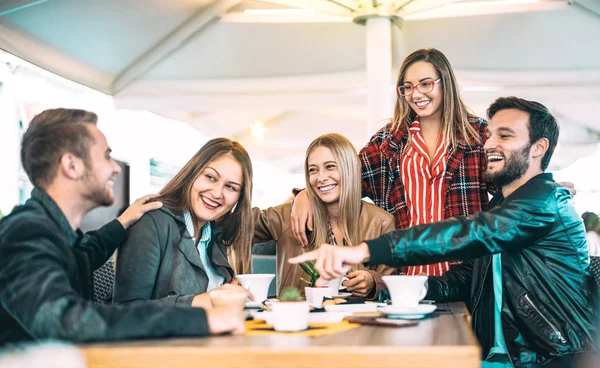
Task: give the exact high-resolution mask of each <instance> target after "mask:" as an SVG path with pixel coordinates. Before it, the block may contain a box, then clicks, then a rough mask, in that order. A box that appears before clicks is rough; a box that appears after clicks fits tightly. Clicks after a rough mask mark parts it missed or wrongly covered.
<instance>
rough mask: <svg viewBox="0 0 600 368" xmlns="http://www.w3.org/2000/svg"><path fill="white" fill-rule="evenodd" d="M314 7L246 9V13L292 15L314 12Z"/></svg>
mask: <svg viewBox="0 0 600 368" xmlns="http://www.w3.org/2000/svg"><path fill="white" fill-rule="evenodd" d="M314 12H315V11H314V9H246V10H244V14H246V15H292V14H306V13H314Z"/></svg>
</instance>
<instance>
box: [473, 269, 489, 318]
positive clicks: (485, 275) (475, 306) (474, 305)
mask: <svg viewBox="0 0 600 368" xmlns="http://www.w3.org/2000/svg"><path fill="white" fill-rule="evenodd" d="M491 264H492V261H491V260H490V262H488V264H487V265H486V266H485V272H484V273H483V281H482V282H481V288H480V289H479V294H478V295H477V300H475V304H473V309H472V310H471V314H474V313H475V310H476V309H477V307H478V306H479V302H480V301H481V294H482V293H483V286H484V285H485V279H486V278H487V275H488V271H489V270H490V265H491Z"/></svg>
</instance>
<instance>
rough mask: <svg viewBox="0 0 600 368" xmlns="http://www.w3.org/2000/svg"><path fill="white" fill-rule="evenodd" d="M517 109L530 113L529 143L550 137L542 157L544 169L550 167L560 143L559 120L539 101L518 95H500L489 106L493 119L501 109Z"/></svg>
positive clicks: (490, 117) (490, 116)
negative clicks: (528, 99) (525, 98)
mask: <svg viewBox="0 0 600 368" xmlns="http://www.w3.org/2000/svg"><path fill="white" fill-rule="evenodd" d="M506 109H517V110H521V111H524V112H526V113H528V114H529V143H530V144H534V143H535V142H537V141H539V140H540V139H541V138H546V139H548V150H547V151H546V154H544V157H542V170H546V168H548V164H549V163H550V159H551V158H552V154H553V153H554V149H555V148H556V144H557V143H558V133H559V130H560V129H559V127H558V122H557V121H556V119H555V118H554V116H552V114H551V113H550V111H548V109H547V108H546V107H545V106H544V105H542V104H541V103H539V102H535V101H527V100H524V99H522V98H518V97H514V96H511V97H500V98H498V99H497V100H496V101H494V103H492V105H491V106H490V107H489V108H488V110H487V114H488V117H489V119H490V120H491V119H492V118H493V117H494V115H496V113H497V112H498V111H500V110H506Z"/></svg>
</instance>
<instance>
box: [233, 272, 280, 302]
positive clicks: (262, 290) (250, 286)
mask: <svg viewBox="0 0 600 368" xmlns="http://www.w3.org/2000/svg"><path fill="white" fill-rule="evenodd" d="M274 277H275V275H273V274H262V273H253V274H246V275H237V276H236V278H237V279H238V281H239V282H240V284H241V285H242V287H243V288H245V289H246V290H248V291H249V292H251V293H252V295H253V296H254V301H255V302H257V303H260V302H262V301H263V300H266V299H267V297H268V295H267V294H268V293H269V286H270V285H271V281H273V278H274Z"/></svg>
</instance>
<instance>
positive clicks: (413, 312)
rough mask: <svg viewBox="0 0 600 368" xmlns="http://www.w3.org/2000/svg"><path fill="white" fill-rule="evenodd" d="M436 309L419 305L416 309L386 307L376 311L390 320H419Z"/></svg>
mask: <svg viewBox="0 0 600 368" xmlns="http://www.w3.org/2000/svg"><path fill="white" fill-rule="evenodd" d="M436 308H437V305H430V304H420V305H419V306H417V307H394V306H393V305H386V306H385V307H380V308H379V309H378V310H379V311H380V312H381V313H383V314H385V315H386V317H387V318H390V319H421V318H425V316H426V315H428V314H430V313H432V312H433V311H434V310H435V309H436Z"/></svg>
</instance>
